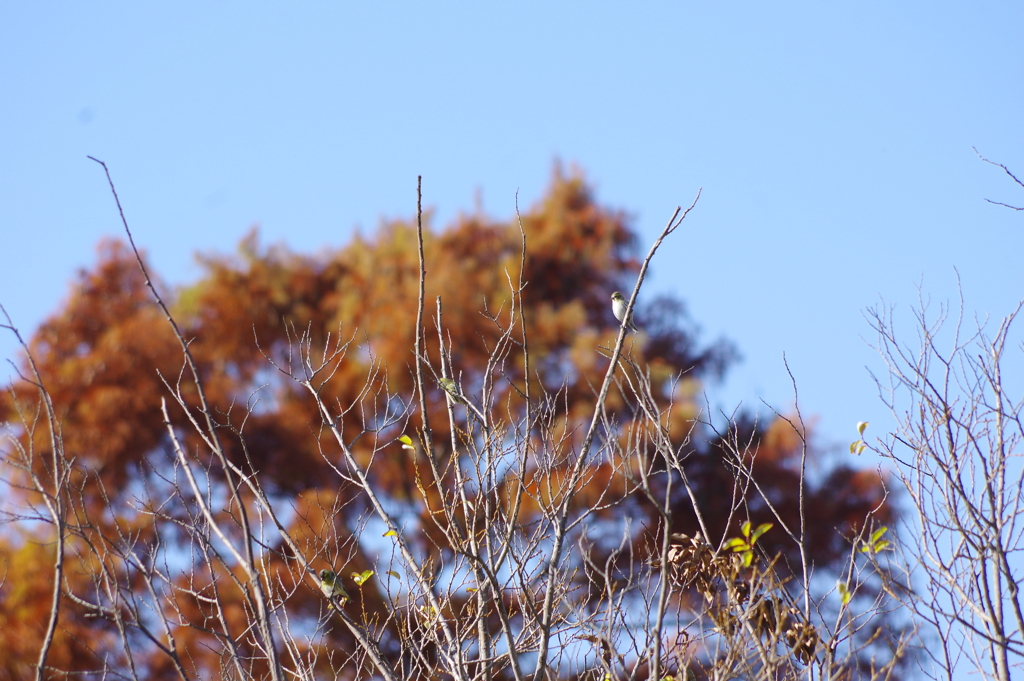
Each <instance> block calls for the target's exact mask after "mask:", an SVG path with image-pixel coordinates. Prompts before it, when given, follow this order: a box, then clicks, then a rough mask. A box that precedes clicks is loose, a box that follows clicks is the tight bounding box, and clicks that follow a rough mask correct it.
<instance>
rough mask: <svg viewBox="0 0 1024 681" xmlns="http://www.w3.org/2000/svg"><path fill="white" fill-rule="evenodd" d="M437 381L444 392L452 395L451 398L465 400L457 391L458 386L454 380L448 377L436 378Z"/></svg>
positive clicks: (462, 401)
mask: <svg viewBox="0 0 1024 681" xmlns="http://www.w3.org/2000/svg"><path fill="white" fill-rule="evenodd" d="M437 382H438V384H440V386H441V387H442V388H444V391H445V392H446V393H448V394H449V395H451V396H452V399H453V400H455V401H456V402H459V403H465V402H466V398H464V397H463V396H462V393H461V392H460V391H459V386H458V384H457V383H456V382H455V381H453V380H452V379H450V378H439V379H437Z"/></svg>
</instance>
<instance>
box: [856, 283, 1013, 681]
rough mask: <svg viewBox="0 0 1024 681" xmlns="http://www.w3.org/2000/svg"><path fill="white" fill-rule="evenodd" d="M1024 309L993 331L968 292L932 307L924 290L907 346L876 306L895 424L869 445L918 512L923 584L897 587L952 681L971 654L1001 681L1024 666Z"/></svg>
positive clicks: (908, 544) (913, 523) (913, 547)
mask: <svg viewBox="0 0 1024 681" xmlns="http://www.w3.org/2000/svg"><path fill="white" fill-rule="evenodd" d="M1022 306H1024V303H1021V304H1019V305H1018V306H1017V307H1016V308H1015V309H1014V310H1013V311H1012V312H1011V313H1010V314H1009V315H1007V316H1006V317H1005V318H1004V319H1003V320H1002V321H1001V322H1000V323H999V324H998V325H997V327H996V328H995V330H994V332H993V331H990V330H989V329H988V324H987V320H974V321H968V320H965V319H964V309H963V300H962V299H961V301H960V305H959V308H958V309H957V308H954V309H953V310H952V311H951V310H950V308H948V307H947V306H940V307H939V309H938V311H937V312H936V313H935V314H934V316H933V315H932V314H931V313H930V311H929V305H928V303H927V301H925V300H924V299H923V298H919V307H918V308H917V309H915V310H914V327H913V329H912V330H911V331H910V332H909V333H911V334H913V335H914V336H916V342H915V343H913V344H909V345H908V344H907V343H906V342H905V340H904V335H905V334H906V333H907V332H906V331H902V332H898V331H897V329H896V323H895V318H894V314H893V309H892V308H891V307H885V306H881V307H878V308H875V309H874V310H872V311H871V312H870V314H869V320H870V323H871V325H872V327H873V328H874V330H875V331H876V332H877V334H878V345H877V349H878V351H879V354H880V355H881V357H882V359H883V361H884V362H885V366H886V369H887V373H886V374H885V375H883V376H881V377H878V378H876V381H877V382H878V385H879V389H880V391H881V393H882V396H883V400H884V401H885V403H886V405H887V406H888V407H889V409H890V410H891V411H892V415H893V417H894V418H895V420H896V424H897V425H896V429H895V431H894V432H892V433H891V434H889V435H887V436H886V437H885V438H883V439H880V440H878V441H877V443H876V445H875V446H874V447H873V449H875V450H876V451H877V452H878V453H879V454H880V455H881V456H882V457H883V458H884V459H885V460H887V461H888V462H890V463H891V464H892V466H893V468H894V470H895V471H896V473H897V475H898V476H899V479H900V481H901V482H902V483H903V488H904V491H905V493H906V499H907V501H908V503H909V505H910V507H911V509H913V511H914V513H913V515H912V516H911V517H910V518H908V519H907V523H906V526H905V527H904V528H903V529H904V530H905V533H904V544H903V547H904V549H905V550H906V551H907V552H908V553H909V554H910V557H911V561H910V565H912V566H913V567H914V570H913V571H912V572H911V573H910V574H909V575H908V580H909V582H910V584H911V585H912V586H913V587H914V589H915V590H914V591H909V590H905V589H902V588H900V589H895V590H894V591H893V594H894V595H897V596H898V597H899V598H900V599H901V600H903V602H905V603H906V604H907V605H908V606H909V607H910V608H912V610H913V612H914V613H915V614H916V615H917V616H918V617H919V618H920V619H921V620H922V621H923V622H926V623H928V624H929V625H930V627H931V628H932V633H933V634H934V635H936V636H937V637H938V639H939V642H940V643H941V645H939V646H935V645H931V646H928V647H927V648H926V650H928V651H929V652H930V654H931V655H932V659H933V661H934V662H935V665H936V668H937V669H938V670H939V673H940V675H941V676H944V677H946V678H952V676H953V673H954V670H955V669H956V668H957V667H958V665H959V664H960V662H961V660H962V659H964V658H966V660H968V661H969V662H970V664H972V665H973V666H974V667H975V669H976V670H977V671H979V672H981V673H982V674H983V675H984V676H985V678H993V679H999V680H1000V681H1009V679H1011V678H1013V677H1014V676H1015V675H1019V674H1020V673H1021V669H1022V668H1024V615H1022V610H1021V595H1020V581H1021V576H1022V571H1024V565H1022V564H1021V559H1020V555H1021V550H1022V549H1024V543H1022V530H1024V465H1022V464H1024V461H1022V455H1024V451H1022V449H1021V447H1022V445H1024V439H1022V437H1024V423H1022V420H1021V417H1022V408H1024V399H1022V397H1024V396H1022V395H1021V394H1020V389H1021V386H1020V384H1019V382H1017V380H1016V379H1019V377H1020V368H1021V364H1020V361H1021V359H1022V357H1021V354H1020V351H1021V350H1024V345H1021V343H1020V338H1019V336H1017V337H1016V341H1014V340H1013V339H1014V336H1013V334H1012V331H1013V327H1012V324H1013V322H1014V320H1015V319H1016V317H1017V316H1018V314H1019V313H1020V311H1021V308H1022Z"/></svg>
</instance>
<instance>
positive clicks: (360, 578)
mask: <svg viewBox="0 0 1024 681" xmlns="http://www.w3.org/2000/svg"><path fill="white" fill-rule="evenodd" d="M370 577H373V570H363V571H362V572H353V573H352V581H353V582H355V583H356V586H362V585H363V584H364V583H365V582H366V580H368V579H369V578H370Z"/></svg>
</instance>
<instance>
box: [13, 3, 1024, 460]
mask: <svg viewBox="0 0 1024 681" xmlns="http://www.w3.org/2000/svg"><path fill="white" fill-rule="evenodd" d="M1022 36H1024V3H1021V2H1019V0H1018V1H1015V2H1009V1H1007V2H971V3H968V2H958V3H951V2H928V3H925V2H910V3H907V2H903V3H900V2H897V3H892V2H885V3H879V2H858V3H835V2H832V3H822V2H788V3H764V2H756V3H755V2H735V3H709V2H700V3H696V2H650V3H623V2H614V3H609V2H587V3H552V2H516V3H507V4H502V5H499V4H498V3H461V4H455V3H369V2H362V3H340V2H329V3H328V2H321V3H316V2H302V3H260V2H252V1H248V2H244V3H243V2H201V3H199V2H189V1H182V2H176V3H128V2H121V3H119V2H105V3H59V4H57V3H15V2H9V3H4V4H3V5H2V6H0V91H2V96H0V302H2V303H3V305H4V306H5V307H6V308H7V310H8V311H9V312H10V314H11V315H12V317H13V318H14V321H15V322H16V324H17V325H18V326H19V327H21V328H22V330H23V331H24V332H25V333H26V335H27V334H29V333H30V332H31V331H32V329H33V328H34V327H35V326H36V325H37V324H38V323H39V322H40V321H41V320H42V319H43V318H44V317H45V316H46V315H48V314H50V313H52V312H53V311H54V310H55V309H56V308H57V306H58V305H59V303H60V301H61V299H62V298H63V297H64V296H65V295H66V293H67V290H68V284H69V282H70V280H71V278H72V276H73V274H74V272H75V271H76V269H77V268H79V267H83V266H89V265H90V264H91V263H93V262H94V259H95V250H94V246H95V244H96V243H97V242H98V240H99V239H100V238H101V237H102V236H104V235H119V234H120V233H121V232H120V225H119V223H118V219H117V213H116V210H115V208H114V205H113V202H112V199H111V197H110V194H109V191H108V189H107V186H106V181H105V179H104V177H103V174H102V170H101V169H100V168H99V167H98V166H96V165H95V164H94V163H92V162H90V161H88V160H87V159H86V155H87V154H89V155H93V156H96V157H98V158H101V159H103V160H104V161H106V162H107V163H108V164H109V166H110V168H111V171H112V173H113V176H114V179H115V181H116V183H117V186H118V190H119V192H120V195H121V198H122V202H123V204H124V207H125V210H126V213H127V216H128V219H129V221H130V222H131V224H132V227H133V229H134V232H135V235H136V239H137V241H138V243H139V244H140V245H141V246H143V247H144V248H145V249H146V251H147V252H148V254H149V256H150V257H151V259H152V262H153V263H154V264H155V266H156V269H157V271H158V272H159V274H160V275H161V276H162V277H163V278H164V279H165V280H166V281H169V282H171V283H184V282H187V281H190V280H192V279H194V278H195V277H196V276H197V275H198V269H197V268H196V267H195V265H194V264H193V262H194V261H193V253H194V252H196V251H205V252H210V251H217V252H225V251H230V250H233V249H234V247H235V245H236V243H237V242H238V240H239V239H240V238H241V237H242V235H243V234H244V233H245V232H246V231H247V230H248V229H249V228H250V227H251V226H252V225H254V224H259V225H260V228H261V233H262V235H263V239H264V241H265V242H279V241H283V242H286V243H287V244H288V245H289V246H290V247H292V248H293V249H297V250H301V251H312V250H315V249H318V248H320V247H323V246H325V245H326V246H338V245H341V244H344V243H345V242H346V241H347V240H348V239H349V238H350V236H351V235H352V233H353V231H354V230H355V229H357V228H359V229H361V230H362V231H364V232H369V231H371V230H372V229H374V227H375V226H376V225H377V223H378V221H379V220H380V218H381V217H382V216H389V217H402V216H411V215H413V213H414V211H415V186H416V176H417V175H418V174H422V175H423V177H424V180H423V185H424V192H425V200H426V204H427V205H429V206H431V207H433V209H434V210H435V211H436V216H437V221H436V222H437V224H444V223H445V222H446V221H448V220H450V219H451V218H452V217H453V216H455V215H457V214H458V213H459V212H460V211H466V212H468V211H471V210H473V208H474V205H475V201H476V200H477V199H478V197H479V199H480V200H482V203H483V207H484V209H485V210H486V211H487V212H489V213H490V214H492V215H494V216H496V217H501V218H506V217H508V216H510V215H512V214H513V211H514V200H515V194H516V191H517V190H519V192H520V201H521V203H522V204H523V205H529V204H531V203H532V202H533V201H534V200H536V199H537V198H538V197H539V196H540V193H541V191H542V189H543V188H544V186H545V185H546V184H547V182H548V180H549V178H550V174H551V170H552V164H553V162H554V160H555V159H561V160H562V161H563V162H565V163H566V164H569V163H576V164H578V165H579V166H580V167H582V168H583V169H584V170H585V171H586V173H587V175H588V177H589V179H590V180H591V181H592V182H593V183H594V185H595V187H596V190H597V196H598V199H599V200H600V201H601V202H602V203H604V204H605V205H608V206H611V207H617V208H623V209H625V210H627V211H629V212H630V214H632V215H633V216H634V217H635V223H634V225H635V227H636V228H637V229H638V230H639V232H640V234H641V236H642V239H641V244H642V248H643V250H646V248H647V246H648V244H649V243H650V241H651V239H652V238H653V236H654V235H655V234H656V233H657V231H658V230H659V229H660V228H661V226H662V225H663V223H664V221H665V220H666V219H667V218H668V217H669V215H670V214H671V213H672V210H673V209H674V207H675V206H676V205H678V204H683V205H684V206H685V205H688V204H689V202H690V201H691V200H692V198H693V197H694V195H695V194H696V192H697V189H698V188H700V187H703V196H702V198H701V200H700V203H699V204H698V207H697V208H696V209H695V210H694V212H693V213H692V214H691V218H690V219H688V220H687V223H686V225H685V227H684V229H683V230H682V231H681V232H680V233H679V234H678V235H677V236H675V237H673V240H672V241H671V242H670V243H669V244H668V245H667V246H666V247H665V248H664V249H663V251H662V252H661V253H660V254H659V256H658V258H657V260H656V261H655V263H654V272H653V279H651V280H649V281H650V288H649V289H648V290H646V291H645V293H642V294H641V296H642V297H644V296H647V295H650V294H651V293H652V292H654V291H655V290H671V291H674V292H676V293H678V294H679V295H680V296H681V297H682V298H684V299H685V301H686V302H687V304H688V305H689V309H690V311H691V314H692V316H693V317H694V319H696V320H697V321H698V322H699V323H700V324H701V325H702V326H703V328H704V332H705V337H706V338H707V339H712V338H715V337H718V336H726V337H728V338H730V339H732V340H734V341H735V342H736V344H737V345H738V346H739V349H740V351H741V352H742V354H743V356H744V358H745V359H744V362H743V363H742V364H741V365H739V366H738V367H736V368H735V369H734V370H733V372H732V374H731V377H730V378H729V379H728V381H727V383H726V385H724V386H710V388H709V390H710V392H709V395H710V397H711V398H712V400H713V402H714V403H715V404H716V405H718V406H721V407H723V408H726V409H728V408H731V407H732V406H735V404H736V403H738V402H740V401H743V402H744V403H745V404H748V405H756V404H757V401H758V400H759V399H762V398H763V399H765V400H766V401H768V402H769V403H771V404H773V405H776V406H778V407H779V408H780V409H786V408H787V407H788V406H789V405H790V404H791V402H792V391H791V388H790V385H789V379H788V377H787V376H786V373H785V370H784V367H783V364H782V354H783V352H785V353H786V355H787V357H788V359H789V363H790V366H791V368H792V369H793V372H794V374H795V376H796V379H797V381H798V385H799V388H800V401H801V406H802V408H803V409H804V411H805V413H807V414H817V415H818V416H819V417H820V421H819V423H820V435H821V438H822V441H823V442H836V443H842V444H846V443H848V442H849V441H850V440H852V439H854V424H855V423H856V421H858V420H863V419H868V420H872V421H873V422H878V421H882V422H884V419H883V418H882V408H881V406H880V405H879V403H878V400H877V398H876V391H875V389H874V387H873V384H872V382H871V380H870V378H869V376H868V374H867V372H866V370H865V365H873V366H876V367H877V362H876V361H875V360H874V355H873V353H872V351H871V350H870V348H869V347H868V346H867V345H866V344H865V340H864V338H869V337H870V329H869V328H868V325H867V323H866V322H865V320H864V318H863V311H864V310H865V308H867V307H869V306H872V305H874V304H877V302H878V300H879V296H882V297H883V298H884V299H885V300H887V301H889V302H891V303H895V304H896V305H897V306H898V309H899V310H903V311H906V310H908V309H909V305H910V304H911V303H913V302H914V301H915V299H916V291H915V284H917V283H919V282H920V283H923V288H924V291H925V292H926V293H928V294H930V295H931V296H932V298H933V299H934V300H935V301H936V302H940V301H945V300H949V299H953V298H955V296H956V275H955V272H954V268H956V270H958V271H959V274H960V277H961V279H962V281H963V288H964V293H965V297H966V303H967V307H968V309H969V311H972V312H973V311H979V312H981V313H982V314H984V313H989V314H991V315H993V316H995V317H1001V316H1002V315H1004V314H1005V313H1006V312H1008V311H1009V309H1010V308H1011V306H1012V305H1013V304H1014V303H1015V302H1016V301H1017V300H1019V299H1021V298H1024V267H1022V265H1021V254H1022V253H1024V212H1015V211H1011V210H1009V209H1006V208H1001V207H998V206H993V205H991V204H989V203H985V201H984V200H983V199H984V198H986V197H987V198H991V199H994V200H998V201H1005V202H1007V203H1012V204H1015V205H1024V190H1021V189H1020V188H1019V187H1017V186H1016V185H1014V184H1013V182H1012V181H1011V180H1010V179H1009V178H1008V177H1006V176H1005V175H1004V174H1003V173H1002V171H1000V170H999V169H998V168H995V167H993V166H990V165H986V164H984V163H982V162H981V161H980V160H979V159H978V158H977V156H975V153H974V151H973V150H972V147H975V146H976V147H977V148H978V150H979V151H980V152H981V153H982V154H984V155H985V156H987V157H989V158H992V159H995V160H998V161H1000V162H1003V163H1005V164H1007V165H1008V166H1009V167H1010V168H1011V169H1013V170H1015V171H1016V172H1017V175H1018V177H1024V38H1022ZM904 328H906V329H907V331H908V336H909V337H908V340H911V341H913V340H914V338H913V337H912V336H910V335H909V334H910V332H911V329H910V327H909V326H906V327H904ZM13 353H14V343H13V339H12V338H11V337H10V336H9V335H8V334H5V335H0V355H2V356H4V357H11V356H13ZM3 375H7V376H9V375H10V369H9V368H8V367H5V368H4V370H3ZM869 434H870V433H869Z"/></svg>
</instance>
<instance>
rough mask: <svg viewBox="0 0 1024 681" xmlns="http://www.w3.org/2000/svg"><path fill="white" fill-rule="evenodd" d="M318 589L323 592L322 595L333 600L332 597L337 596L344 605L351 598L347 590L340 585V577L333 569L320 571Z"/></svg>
mask: <svg viewBox="0 0 1024 681" xmlns="http://www.w3.org/2000/svg"><path fill="white" fill-rule="evenodd" d="M320 590H321V591H323V592H324V596H327V597H328V598H330V599H331V600H334V597H335V596H337V597H338V601H339V602H340V603H341V605H345V604H346V603H348V602H349V601H350V600H351V599H350V598H349V595H348V592H347V591H345V587H344V586H342V585H341V577H339V576H338V575H337V574H335V572H334V571H333V570H321V571H320Z"/></svg>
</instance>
